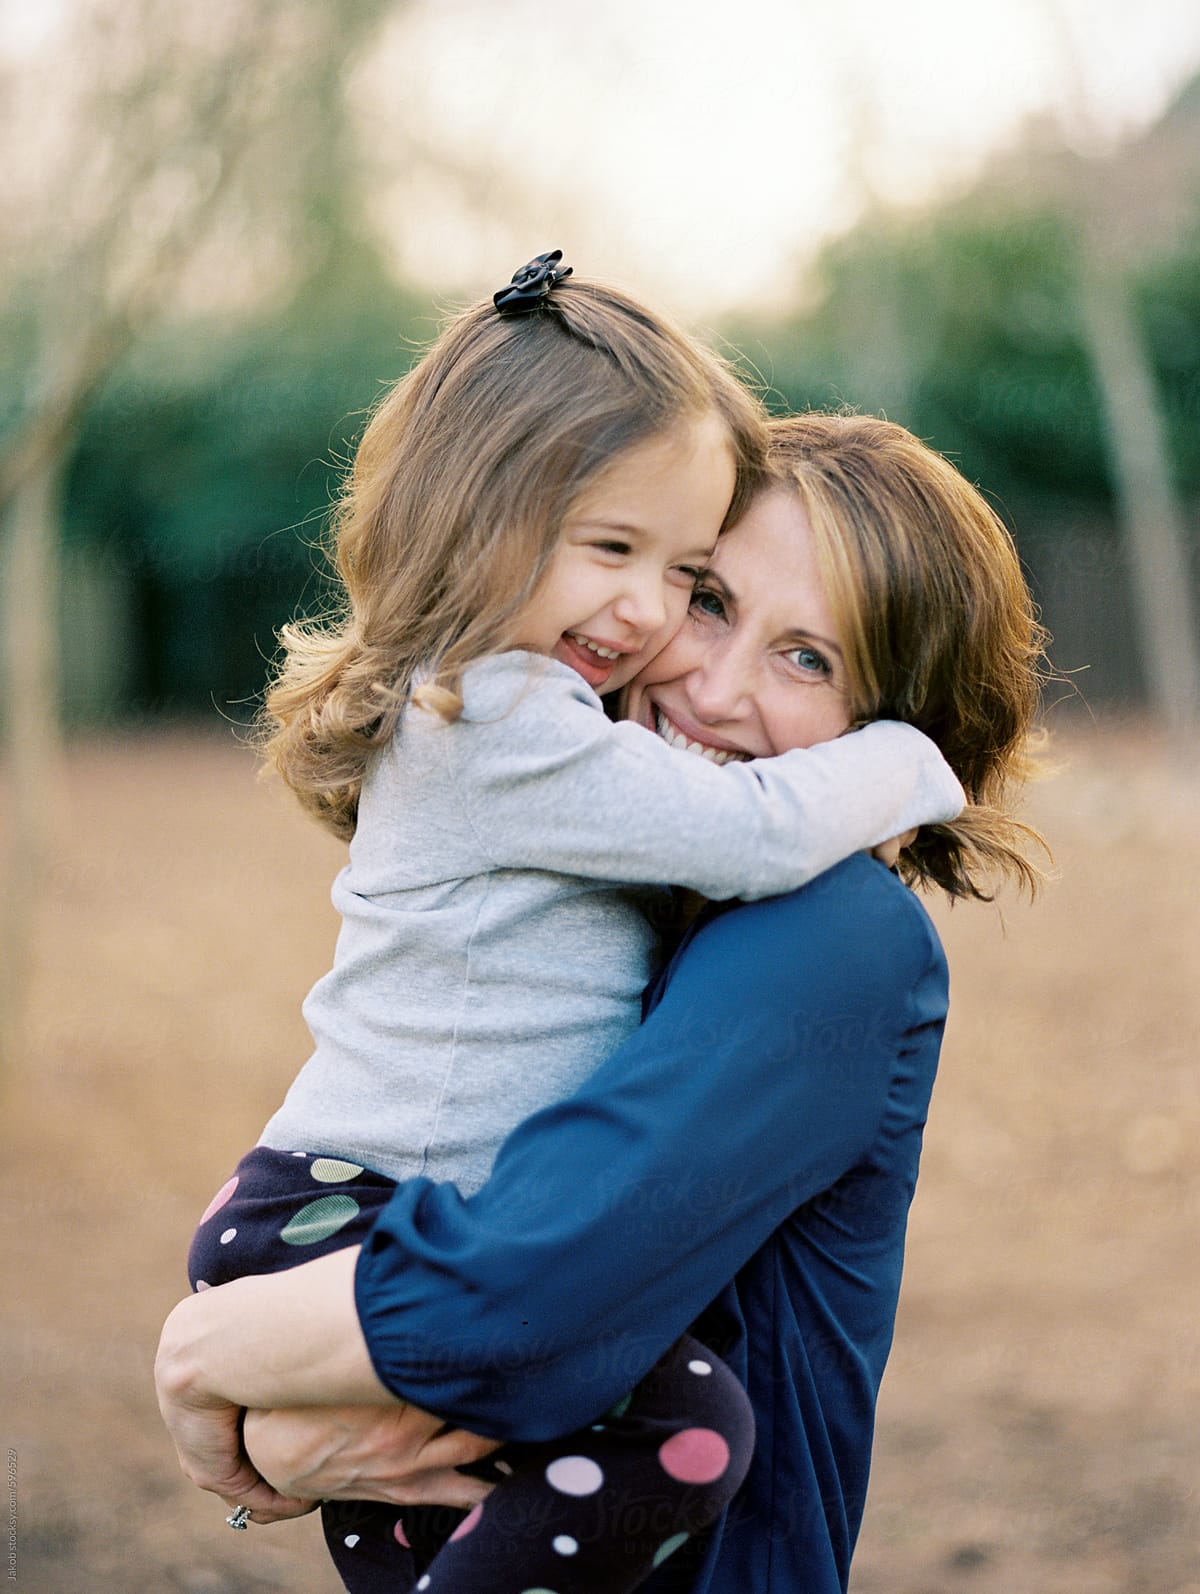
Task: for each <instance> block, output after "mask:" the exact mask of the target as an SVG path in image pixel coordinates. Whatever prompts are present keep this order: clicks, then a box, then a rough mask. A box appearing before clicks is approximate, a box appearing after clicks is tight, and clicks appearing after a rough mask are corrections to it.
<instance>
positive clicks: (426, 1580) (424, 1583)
mask: <svg viewBox="0 0 1200 1594" xmlns="http://www.w3.org/2000/svg"><path fill="white" fill-rule="evenodd" d="M417 1587H418V1588H428V1587H429V1573H428V1572H426V1574H425V1576H424V1577H423V1578H422V1579H421V1581H420V1582H419V1583H418V1584H417Z"/></svg>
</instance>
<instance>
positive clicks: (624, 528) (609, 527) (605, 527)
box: [573, 515, 646, 537]
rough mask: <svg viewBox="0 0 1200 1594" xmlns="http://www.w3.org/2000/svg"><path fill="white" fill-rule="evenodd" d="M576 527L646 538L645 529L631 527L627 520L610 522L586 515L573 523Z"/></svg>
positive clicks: (599, 517) (598, 516) (602, 517)
mask: <svg viewBox="0 0 1200 1594" xmlns="http://www.w3.org/2000/svg"><path fill="white" fill-rule="evenodd" d="M573 524H574V525H576V526H587V527H589V528H590V529H591V530H592V531H619V532H622V533H623V534H624V535H625V536H626V537H644V536H645V535H646V533H645V529H644V528H643V527H641V526H634V525H631V524H630V522H629V521H627V520H608V519H606V518H605V517H604V516H603V515H584V516H582V517H581V518H580V519H579V520H576V521H574V522H573Z"/></svg>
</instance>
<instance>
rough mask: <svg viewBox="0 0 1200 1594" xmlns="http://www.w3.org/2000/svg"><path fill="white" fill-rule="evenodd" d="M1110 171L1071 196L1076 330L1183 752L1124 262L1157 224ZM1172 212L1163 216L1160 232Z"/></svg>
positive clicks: (1075, 53) (1141, 376)
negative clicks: (1118, 188)
mask: <svg viewBox="0 0 1200 1594" xmlns="http://www.w3.org/2000/svg"><path fill="white" fill-rule="evenodd" d="M1045 4H1046V6H1047V9H1048V13H1049V16H1050V19H1051V21H1052V23H1053V25H1054V27H1055V30H1056V33H1057V36H1058V40H1059V49H1060V54H1061V57H1062V60H1063V63H1064V66H1065V68H1066V72H1065V77H1066V81H1067V84H1068V110H1069V114H1070V116H1071V117H1072V119H1073V120H1074V122H1075V124H1076V131H1077V136H1079V135H1082V136H1083V137H1084V138H1085V139H1086V141H1087V143H1088V144H1089V145H1090V146H1091V147H1092V148H1093V149H1094V148H1095V147H1096V146H1098V145H1099V142H1100V134H1099V119H1098V117H1097V116H1096V113H1095V107H1094V105H1093V103H1092V100H1091V96H1090V94H1089V90H1088V86H1087V83H1086V80H1085V77H1084V72H1083V66H1082V60H1081V56H1080V51H1079V46H1078V40H1077V38H1076V36H1075V33H1074V30H1073V29H1072V26H1071V23H1070V20H1069V18H1068V17H1067V14H1066V11H1065V10H1064V8H1063V7H1062V5H1061V4H1060V3H1059V0H1045ZM1113 167H1114V163H1112V162H1111V161H1106V160H1104V159H1103V158H1102V157H1100V156H1096V155H1093V156H1092V158H1090V159H1085V160H1084V161H1083V162H1082V163H1081V170H1080V172H1079V180H1078V181H1077V182H1076V183H1075V185H1074V187H1073V190H1072V197H1073V200H1074V203H1073V205H1071V206H1070V210H1071V212H1073V216H1074V221H1075V227H1076V235H1077V248H1076V265H1077V273H1078V293H1079V311H1080V326H1081V330H1082V335H1083V342H1084V346H1085V348H1086V349H1087V352H1088V357H1089V359H1090V361H1091V364H1092V370H1093V372H1094V375H1095V379H1096V383H1097V386H1098V388H1099V392H1100V398H1101V404H1102V408H1103V412H1104V418H1105V423H1106V427H1105V429H1106V434H1107V438H1108V457H1109V461H1110V468H1111V474H1112V483H1113V492H1114V496H1115V498H1116V501H1117V504H1118V507H1119V511H1120V516H1121V520H1122V523H1123V527H1124V531H1125V536H1126V538H1127V541H1128V545H1129V569H1130V575H1131V578H1132V585H1133V593H1134V599H1135V605H1136V611H1137V618H1138V632H1139V636H1140V640H1141V645H1142V651H1143V655H1144V659H1145V664H1146V671H1147V677H1148V680H1149V684H1150V689H1151V699H1152V703H1153V706H1154V708H1155V709H1156V710H1157V712H1158V714H1159V716H1160V718H1161V719H1162V721H1163V723H1164V724H1165V725H1166V727H1167V729H1168V731H1169V732H1170V733H1171V735H1172V737H1173V739H1174V741H1175V743H1176V745H1177V746H1178V747H1180V748H1183V747H1188V748H1189V749H1190V748H1191V746H1192V744H1193V742H1194V738H1195V735H1196V732H1197V730H1200V613H1198V611H1197V606H1196V603H1195V599H1194V596H1193V583H1192V575H1191V570H1190V562H1189V558H1188V546H1187V534H1186V531H1185V529H1184V513H1183V506H1182V503H1181V502H1180V498H1179V493H1178V491H1177V490H1176V486H1175V473H1174V469H1173V467H1172V463H1171V456H1170V448H1169V444H1168V437H1167V425H1166V419H1165V415H1164V410H1163V404H1162V399H1161V396H1160V393H1159V389H1158V381H1157V377H1156V374H1155V371H1154V366H1153V362H1152V358H1151V351H1150V346H1149V343H1148V340H1147V338H1146V336H1145V334H1144V332H1143V330H1142V327H1141V325H1140V324H1139V321H1138V319H1137V316H1136V314H1135V307H1134V302H1133V294H1132V291H1131V287H1130V282H1129V277H1130V266H1131V263H1132V260H1133V259H1136V258H1138V257H1139V256H1140V257H1141V258H1143V259H1144V258H1145V257H1146V255H1147V254H1148V253H1149V252H1150V248H1151V247H1152V245H1153V241H1154V239H1155V233H1156V232H1157V234H1158V238H1159V240H1161V236H1162V231H1163V227H1162V223H1161V218H1155V220H1157V221H1158V225H1157V227H1155V226H1153V225H1152V224H1151V220H1150V217H1148V215H1147V213H1146V209H1145V204H1144V196H1143V195H1142V194H1140V193H1134V194H1131V195H1129V196H1128V201H1132V202H1128V201H1127V202H1126V203H1125V204H1121V203H1120V201H1119V199H1117V196H1116V195H1114V184H1113V181H1112V171H1113ZM1191 167H1192V173H1193V176H1194V175H1195V174H1196V173H1197V172H1200V161H1197V160H1196V159H1195V157H1193V160H1192V163H1191ZM1116 169H1117V170H1118V171H1119V170H1120V168H1119V167H1117V168H1116ZM1114 199H1117V202H1116V203H1114ZM1178 208H1179V207H1178V204H1177V203H1176V204H1175V205H1172V206H1171V211H1172V212H1173V213H1174V214H1172V215H1171V216H1170V218H1169V221H1168V225H1171V224H1172V223H1174V222H1175V220H1176V218H1177V212H1178Z"/></svg>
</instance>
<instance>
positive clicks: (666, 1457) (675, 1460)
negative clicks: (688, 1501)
mask: <svg viewBox="0 0 1200 1594" xmlns="http://www.w3.org/2000/svg"><path fill="white" fill-rule="evenodd" d="M658 1460H659V1465H660V1466H661V1467H662V1469H663V1471H664V1472H665V1473H667V1474H668V1476H669V1477H672V1478H677V1479H678V1480H679V1482H680V1483H712V1482H713V1480H714V1479H716V1478H719V1477H720V1476H721V1474H722V1473H723V1472H724V1471H725V1469H726V1467H727V1466H728V1465H729V1446H728V1445H727V1444H726V1443H725V1441H724V1439H722V1438H721V1435H720V1434H719V1433H717V1432H715V1431H714V1430H713V1429H712V1428H685V1429H684V1430H683V1432H682V1433H677V1434H673V1435H672V1436H671V1438H670V1439H668V1440H667V1441H666V1443H665V1444H664V1445H662V1446H661V1447H660V1449H659V1452H658Z"/></svg>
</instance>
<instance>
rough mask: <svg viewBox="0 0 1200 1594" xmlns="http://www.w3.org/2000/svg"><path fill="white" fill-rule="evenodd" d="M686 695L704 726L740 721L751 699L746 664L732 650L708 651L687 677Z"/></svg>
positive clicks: (750, 686)
mask: <svg viewBox="0 0 1200 1594" xmlns="http://www.w3.org/2000/svg"><path fill="white" fill-rule="evenodd" d="M687 695H688V699H689V701H690V703H691V706H692V709H693V710H694V712H695V714H696V717H697V719H702V720H704V721H705V722H706V723H707V724H713V725H715V724H717V723H719V722H720V721H722V720H735V719H739V718H741V717H743V716H744V714H745V712H746V705H747V703H748V702H749V700H750V697H751V695H752V682H751V680H750V676H749V671H748V670H747V667H746V661H745V660H744V659H742V658H740V657H739V656H738V655H737V653H735V652H734V651H733V650H732V649H728V650H727V649H721V648H717V649H710V650H709V651H708V652H707V653H706V654H705V657H704V659H703V660H702V661H701V662H700V663H699V664H698V665H697V666H696V668H695V669H694V670H693V671H692V672H691V674H690V675H689V676H688V681H687Z"/></svg>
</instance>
